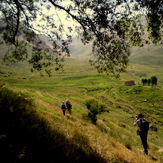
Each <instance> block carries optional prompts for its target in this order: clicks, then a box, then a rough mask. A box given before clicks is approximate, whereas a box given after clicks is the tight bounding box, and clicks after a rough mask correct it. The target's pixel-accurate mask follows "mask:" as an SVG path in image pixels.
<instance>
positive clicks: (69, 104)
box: [66, 100, 72, 114]
mask: <svg viewBox="0 0 163 163" xmlns="http://www.w3.org/2000/svg"><path fill="white" fill-rule="evenodd" d="M66 108H67V109H68V111H69V113H70V114H72V112H71V109H72V105H71V103H70V101H69V100H66Z"/></svg>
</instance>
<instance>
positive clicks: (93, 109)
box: [86, 99, 109, 125]
mask: <svg viewBox="0 0 163 163" xmlns="http://www.w3.org/2000/svg"><path fill="white" fill-rule="evenodd" d="M86 106H87V109H88V110H89V112H88V117H89V118H90V119H91V121H92V123H93V124H94V125H96V121H97V115H98V114H100V113H102V112H109V110H106V106H105V105H103V104H99V103H98V101H96V100H94V99H91V100H87V101H86Z"/></svg>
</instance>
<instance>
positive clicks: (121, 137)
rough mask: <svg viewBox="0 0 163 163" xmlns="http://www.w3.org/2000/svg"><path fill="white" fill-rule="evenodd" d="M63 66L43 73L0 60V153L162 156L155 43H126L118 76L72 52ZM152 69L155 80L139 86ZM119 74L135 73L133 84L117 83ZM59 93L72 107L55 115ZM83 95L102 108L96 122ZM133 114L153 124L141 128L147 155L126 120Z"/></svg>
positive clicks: (128, 161)
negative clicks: (126, 59) (128, 49)
mask: <svg viewBox="0 0 163 163" xmlns="http://www.w3.org/2000/svg"><path fill="white" fill-rule="evenodd" d="M75 46H76V45H74V47H75ZM79 47H80V46H79ZM82 51H83V52H82ZM1 52H2V51H1ZM78 52H79V55H80V53H84V49H82V48H81V50H78ZM85 54H86V56H87V53H85ZM156 56H157V57H156ZM64 70H65V71H64V73H62V74H60V73H58V72H55V71H54V72H53V76H52V77H50V78H49V77H47V76H43V77H41V76H40V74H39V73H36V72H34V73H31V72H30V69H29V65H28V64H24V63H19V64H17V63H15V64H4V63H2V62H1V63H0V83H1V86H0V129H1V130H0V154H1V155H2V156H3V157H4V158H7V159H8V161H9V162H41V161H44V162H47V163H50V162H57V161H58V160H59V161H60V162H61V161H62V162H65V161H66V162H85V161H90V162H109V163H110V162H111V163H113V162H114V163H118V162H119V163H123V162H124V163H138V162H140V163H147V162H149V163H150V162H162V161H163V160H162V158H163V137H162V135H163V75H162V72H163V66H162V46H161V45H160V46H156V47H153V46H152V47H147V48H146V47H145V48H135V49H133V52H132V55H131V57H130V64H129V66H128V68H127V72H126V73H123V74H121V77H120V79H115V78H110V77H109V76H106V75H105V74H98V73H97V72H96V71H95V70H94V69H93V68H92V67H90V66H89V65H88V63H87V62H86V61H85V60H78V59H75V58H68V59H66V61H65V67H64ZM152 75H156V76H157V78H158V85H157V86H155V87H153V88H152V86H142V84H141V79H142V77H151V76H152ZM127 80H135V83H136V85H135V86H131V87H127V86H125V84H124V83H125V81H127ZM2 83H6V84H2ZM66 99H69V100H70V101H71V103H72V106H73V107H72V113H73V114H72V115H69V114H68V112H66V116H63V114H62V111H61V109H60V106H61V103H62V101H65V100H66ZM88 99H94V100H96V101H98V102H99V103H102V104H105V105H106V106H107V109H109V111H110V113H102V114H100V115H98V117H97V118H98V120H97V124H96V125H93V124H92V122H91V120H90V119H89V118H88V117H87V114H88V110H87V108H86V105H85V103H86V101H87V100H88ZM138 113H143V114H144V115H145V118H146V119H147V120H148V121H149V122H150V124H153V125H155V126H156V127H157V128H158V132H154V131H152V130H150V131H149V134H148V145H149V155H148V156H145V155H144V154H143V153H142V151H143V148H142V145H141V142H140V138H139V136H137V135H136V130H137V128H136V127H133V123H134V121H135V114H138ZM4 147H5V148H4ZM7 156H10V157H7ZM59 161H58V162H59Z"/></svg>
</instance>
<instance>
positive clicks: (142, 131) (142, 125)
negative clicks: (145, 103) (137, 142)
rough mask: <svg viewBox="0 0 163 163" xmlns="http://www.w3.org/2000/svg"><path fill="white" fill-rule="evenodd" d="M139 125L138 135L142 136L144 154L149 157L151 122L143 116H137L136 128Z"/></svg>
mask: <svg viewBox="0 0 163 163" xmlns="http://www.w3.org/2000/svg"><path fill="white" fill-rule="evenodd" d="M136 125H138V126H139V129H138V130H137V135H140V139H141V141H142V144H143V147H144V153H145V154H146V155H148V145H147V135H148V130H149V122H147V121H146V120H145V119H144V117H143V115H142V114H138V115H136V121H135V123H134V126H136Z"/></svg>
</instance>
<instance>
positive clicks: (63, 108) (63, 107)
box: [61, 101, 66, 115]
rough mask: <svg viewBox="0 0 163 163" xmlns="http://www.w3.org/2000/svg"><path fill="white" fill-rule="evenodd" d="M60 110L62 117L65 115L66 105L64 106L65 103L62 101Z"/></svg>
mask: <svg viewBox="0 0 163 163" xmlns="http://www.w3.org/2000/svg"><path fill="white" fill-rule="evenodd" d="M61 109H62V112H63V115H65V112H66V105H65V102H64V101H62V105H61Z"/></svg>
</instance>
